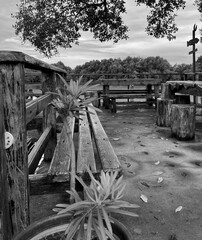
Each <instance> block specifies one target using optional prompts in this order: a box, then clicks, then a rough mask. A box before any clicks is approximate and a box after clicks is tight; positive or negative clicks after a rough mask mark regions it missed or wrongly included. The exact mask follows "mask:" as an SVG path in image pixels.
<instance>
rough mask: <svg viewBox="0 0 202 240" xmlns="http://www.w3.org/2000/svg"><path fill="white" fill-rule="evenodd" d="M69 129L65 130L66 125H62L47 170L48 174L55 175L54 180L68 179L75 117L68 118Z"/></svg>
mask: <svg viewBox="0 0 202 240" xmlns="http://www.w3.org/2000/svg"><path fill="white" fill-rule="evenodd" d="M68 121H69V124H70V129H71V131H69V132H68V131H67V129H66V127H65V126H63V128H62V131H61V134H60V137H59V140H58V143H57V146H56V148H55V152H54V155H53V159H52V161H51V164H50V168H49V170H48V175H53V176H55V181H63V180H64V181H66V179H69V173H70V166H71V157H72V149H71V144H72V143H71V141H72V140H70V139H72V136H73V133H74V123H75V119H71V118H70V119H68Z"/></svg>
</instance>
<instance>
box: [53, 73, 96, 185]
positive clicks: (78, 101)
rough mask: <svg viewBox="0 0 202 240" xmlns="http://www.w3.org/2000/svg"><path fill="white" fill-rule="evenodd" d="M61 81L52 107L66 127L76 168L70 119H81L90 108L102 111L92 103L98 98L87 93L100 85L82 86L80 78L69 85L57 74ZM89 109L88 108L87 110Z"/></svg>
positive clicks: (89, 83)
mask: <svg viewBox="0 0 202 240" xmlns="http://www.w3.org/2000/svg"><path fill="white" fill-rule="evenodd" d="M57 76H58V77H59V79H60V80H61V81H62V84H61V86H60V88H57V89H56V90H57V92H56V93H52V94H53V95H55V98H54V100H53V101H52V103H51V105H52V106H53V107H54V108H55V109H56V110H57V112H58V113H59V115H60V117H61V119H62V121H63V123H64V126H65V130H66V131H65V132H66V137H67V139H68V143H69V144H70V149H71V163H70V164H71V165H70V167H72V166H75V147H74V142H73V138H72V135H71V134H70V133H71V127H70V125H69V119H68V118H69V117H70V118H73V117H75V118H79V115H81V114H82V111H88V110H87V109H88V108H93V109H95V110H96V111H101V110H100V109H98V108H96V107H94V106H93V105H92V104H91V103H92V102H93V101H94V100H96V99H97V97H88V96H87V93H88V92H90V91H93V90H95V89H96V88H97V86H98V84H96V85H95V84H94V85H92V81H93V80H90V81H88V82H86V83H85V84H81V81H82V77H80V78H79V79H78V80H77V81H73V80H70V82H69V83H67V82H66V80H65V79H64V78H63V77H62V76H61V75H60V74H57ZM86 107H88V108H86ZM74 182H75V179H74V175H72V178H71V183H70V184H71V186H72V185H74Z"/></svg>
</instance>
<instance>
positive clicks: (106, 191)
mask: <svg viewBox="0 0 202 240" xmlns="http://www.w3.org/2000/svg"><path fill="white" fill-rule="evenodd" d="M87 171H88V173H89V175H90V179H91V184H90V186H87V185H86V184H85V183H84V182H83V180H82V179H81V178H79V177H78V176H76V179H77V180H78V181H79V182H80V183H81V185H82V186H83V189H84V195H85V199H84V200H82V199H81V197H80V196H79V194H78V193H77V192H76V191H75V190H74V189H72V190H71V191H67V193H69V194H70V195H71V196H72V197H73V198H74V199H75V203H73V204H70V205H69V204H57V205H56V207H57V208H55V209H54V211H56V212H58V214H69V215H70V216H71V221H70V223H69V225H68V227H67V229H66V231H65V236H66V239H67V240H71V239H74V240H81V239H83V240H91V239H99V240H108V239H111V240H115V239H116V238H115V236H114V235H113V231H112V226H111V223H113V218H112V216H111V213H119V214H124V215H128V216H133V217H138V215H137V214H136V213H134V212H131V211H126V210H123V209H122V208H124V209H125V208H129V209H131V208H138V207H139V206H138V205H136V204H130V203H128V202H126V201H123V200H121V198H122V197H123V191H124V189H125V184H124V183H123V176H121V177H118V178H117V176H118V172H106V173H104V172H103V171H101V176H100V180H99V181H98V180H96V179H95V178H94V176H93V174H92V172H91V171H90V169H89V168H88V167H87Z"/></svg>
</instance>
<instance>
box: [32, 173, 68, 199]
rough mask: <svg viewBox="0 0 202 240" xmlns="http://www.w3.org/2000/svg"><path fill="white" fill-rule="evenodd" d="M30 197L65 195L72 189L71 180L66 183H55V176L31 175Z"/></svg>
mask: <svg viewBox="0 0 202 240" xmlns="http://www.w3.org/2000/svg"><path fill="white" fill-rule="evenodd" d="M29 183H30V195H43V194H55V193H64V192H65V191H66V190H67V189H70V180H69V179H68V178H67V179H66V181H62V182H59V181H54V176H51V175H47V174H30V175H29Z"/></svg>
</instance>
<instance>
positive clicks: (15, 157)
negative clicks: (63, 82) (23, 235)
mask: <svg viewBox="0 0 202 240" xmlns="http://www.w3.org/2000/svg"><path fill="white" fill-rule="evenodd" d="M32 72H34V73H35V77H34V78H33V77H30V76H29V73H32ZM57 74H61V75H63V76H66V72H65V71H64V70H62V69H59V68H57V67H54V66H52V65H49V64H47V63H45V62H42V61H40V60H37V59H35V58H33V57H30V56H28V55H26V54H24V53H21V52H10V51H0V96H1V101H0V110H1V114H0V156H1V161H0V170H1V172H0V195H1V200H0V211H1V212H2V214H1V221H2V238H3V240H10V239H12V237H13V236H14V235H15V234H17V233H18V232H20V231H22V230H23V229H24V228H26V227H27V225H28V224H29V186H28V179H29V178H28V174H29V172H30V173H33V172H34V171H35V169H36V167H37V164H38V162H39V160H40V158H41V156H42V155H43V154H44V157H45V158H46V159H50V158H51V157H52V156H53V152H54V148H55V146H56V141H57V139H56V112H55V111H54V109H53V108H52V107H51V106H50V105H49V103H50V102H51V101H52V99H53V95H52V94H50V93H46V92H55V90H56V87H57V86H58V82H59V81H58V80H57ZM34 95H35V96H37V98H36V99H32V98H33V96H34ZM39 113H40V114H41V113H42V115H43V133H42V134H41V136H40V138H39V140H38V141H37V143H36V144H35V146H34V148H33V149H32V150H31V152H30V153H29V154H28V151H27V139H28V138H27V129H26V125H27V124H28V123H30V122H31V121H32V120H33V119H34V118H35V117H36V116H37V115H38V114H39ZM5 132H9V133H11V134H12V135H13V137H14V143H13V145H12V146H11V147H10V148H8V149H5V134H4V133H5Z"/></svg>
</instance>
